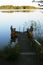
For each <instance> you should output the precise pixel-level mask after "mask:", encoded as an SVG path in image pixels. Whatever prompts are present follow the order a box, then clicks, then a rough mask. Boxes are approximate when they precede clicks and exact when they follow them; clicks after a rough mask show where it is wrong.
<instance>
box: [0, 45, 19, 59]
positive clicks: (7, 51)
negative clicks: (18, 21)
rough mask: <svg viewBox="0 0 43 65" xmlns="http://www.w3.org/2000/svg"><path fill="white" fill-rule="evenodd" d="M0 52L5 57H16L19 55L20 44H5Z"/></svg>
mask: <svg viewBox="0 0 43 65" xmlns="http://www.w3.org/2000/svg"><path fill="white" fill-rule="evenodd" d="M0 54H1V56H2V57H4V58H8V59H16V58H17V57H18V56H19V45H18V44H16V46H15V47H10V46H5V47H4V49H3V50H2V51H0Z"/></svg>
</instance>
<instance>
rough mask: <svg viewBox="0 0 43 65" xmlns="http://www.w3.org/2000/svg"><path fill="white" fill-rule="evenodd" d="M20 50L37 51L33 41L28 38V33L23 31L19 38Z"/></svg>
mask: <svg viewBox="0 0 43 65" xmlns="http://www.w3.org/2000/svg"><path fill="white" fill-rule="evenodd" d="M18 43H19V45H20V52H35V51H34V48H33V47H32V42H31V41H30V40H29V39H28V37H27V34H26V33H21V34H20V36H19V39H18Z"/></svg>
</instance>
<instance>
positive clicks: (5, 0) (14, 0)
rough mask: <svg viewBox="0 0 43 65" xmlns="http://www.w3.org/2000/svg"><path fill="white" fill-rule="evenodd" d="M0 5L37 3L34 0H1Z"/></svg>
mask: <svg viewBox="0 0 43 65" xmlns="http://www.w3.org/2000/svg"><path fill="white" fill-rule="evenodd" d="M0 5H36V4H33V3H32V0H0Z"/></svg>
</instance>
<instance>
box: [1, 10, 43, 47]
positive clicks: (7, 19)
mask: <svg viewBox="0 0 43 65" xmlns="http://www.w3.org/2000/svg"><path fill="white" fill-rule="evenodd" d="M42 12H43V10H35V11H33V12H14V13H1V12H0V48H1V47H3V46H5V45H7V44H8V42H9V41H10V26H11V25H12V26H13V27H14V28H16V30H17V31H19V28H20V31H23V27H24V28H25V30H26V28H27V27H30V25H31V21H32V20H33V21H36V23H37V25H38V26H39V21H40V25H41V29H40V31H41V32H43V13H42ZM42 35H43V34H42Z"/></svg>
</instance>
